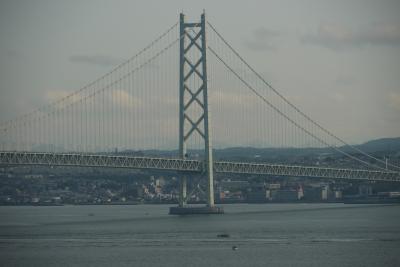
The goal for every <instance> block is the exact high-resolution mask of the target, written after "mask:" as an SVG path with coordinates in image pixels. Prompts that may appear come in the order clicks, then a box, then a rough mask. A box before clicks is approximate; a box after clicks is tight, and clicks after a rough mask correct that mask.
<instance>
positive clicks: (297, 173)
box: [0, 152, 400, 182]
mask: <svg viewBox="0 0 400 267" xmlns="http://www.w3.org/2000/svg"><path fill="white" fill-rule="evenodd" d="M0 164H1V165H47V166H76V167H107V168H131V169H156V170H173V171H184V172H197V173H199V172H204V171H205V167H204V162H202V161H198V160H187V159H171V158H153V157H130V156H113V155H95V154H72V153H65V154H63V153H33V152H0ZM214 171H215V172H219V173H243V174H257V175H273V176H293V177H311V178H312V177H314V178H328V179H348V180H353V179H357V180H370V181H388V182H400V173H399V172H391V171H370V170H357V169H338V168H321V167H305V166H291V165H278V164H260V163H242V162H218V161H217V162H214Z"/></svg>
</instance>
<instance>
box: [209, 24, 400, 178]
mask: <svg viewBox="0 0 400 267" xmlns="http://www.w3.org/2000/svg"><path fill="white" fill-rule="evenodd" d="M207 24H208V26H210V28H211V29H212V30H213V31H214V32H215V34H216V35H217V36H218V37H219V38H220V39H221V40H222V42H223V43H225V45H226V46H228V48H229V49H230V50H231V51H232V52H233V53H234V54H235V55H236V56H237V57H238V58H239V60H240V61H242V62H243V63H244V64H245V65H246V66H247V67H248V68H249V69H250V71H251V72H253V73H254V74H255V75H256V76H257V77H258V78H259V79H260V80H261V81H262V82H263V83H264V84H265V85H267V86H268V87H269V88H270V89H271V90H272V91H273V92H274V93H275V94H276V95H278V96H279V97H280V98H281V99H282V100H283V101H284V102H285V103H287V104H288V105H289V106H291V107H292V108H293V109H294V110H296V111H297V112H298V113H299V114H300V115H302V116H303V117H304V118H306V119H307V120H308V121H310V122H311V123H312V124H314V125H315V126H316V127H318V128H319V129H320V130H322V131H323V132H325V133H326V134H328V135H329V136H331V137H332V138H334V139H336V140H337V141H339V142H340V143H342V144H344V145H345V146H348V147H350V148H351V149H353V150H355V151H357V152H359V153H361V154H362V155H364V156H366V157H368V158H370V159H373V160H376V161H378V162H380V163H382V164H385V165H386V164H387V165H388V166H391V167H393V168H396V169H399V170H400V166H396V165H394V164H391V163H386V162H385V161H383V160H381V159H379V158H376V157H374V156H372V155H370V154H368V153H366V152H364V151H362V150H360V149H359V148H357V147H355V146H353V145H350V144H349V143H347V142H346V141H344V140H343V139H341V138H340V137H338V136H336V135H335V134H333V133H331V132H330V131H329V130H327V129H326V128H325V127H323V126H322V125H320V124H319V123H318V122H316V121H315V120H313V119H312V118H310V117H309V116H308V115H307V114H305V113H304V112H303V111H301V110H300V109H299V108H298V107H297V106H295V105H294V104H292V103H291V102H290V101H289V100H288V99H287V98H286V97H284V96H283V95H282V94H281V93H279V91H278V90H276V89H275V88H274V87H273V86H272V85H271V84H270V83H268V82H267V81H266V80H265V79H264V78H263V77H262V76H261V75H260V74H259V73H258V72H257V71H256V70H254V68H253V67H251V66H250V64H249V63H247V61H245V60H244V59H243V57H242V56H240V54H239V53H238V52H237V51H236V50H235V49H234V48H233V47H232V46H231V45H230V44H229V43H228V42H227V41H226V39H225V38H224V37H223V36H222V35H221V34H220V33H219V32H218V31H217V30H216V29H215V27H214V26H213V25H212V24H211V23H210V22H207ZM330 147H331V146H330ZM371 166H373V165H371Z"/></svg>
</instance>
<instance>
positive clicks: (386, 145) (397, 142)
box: [357, 137, 400, 152]
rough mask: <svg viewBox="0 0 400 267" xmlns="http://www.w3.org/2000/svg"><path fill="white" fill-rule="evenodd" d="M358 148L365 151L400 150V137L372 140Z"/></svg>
mask: <svg viewBox="0 0 400 267" xmlns="http://www.w3.org/2000/svg"><path fill="white" fill-rule="evenodd" d="M357 148H359V149H361V150H362V151H365V152H377V151H400V137H395V138H381V139H376V140H371V141H368V142H366V143H364V144H361V145H358V146H357Z"/></svg>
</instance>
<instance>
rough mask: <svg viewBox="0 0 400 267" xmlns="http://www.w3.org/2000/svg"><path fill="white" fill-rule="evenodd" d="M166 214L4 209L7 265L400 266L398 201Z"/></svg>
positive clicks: (161, 208) (155, 209) (2, 240)
mask: <svg viewBox="0 0 400 267" xmlns="http://www.w3.org/2000/svg"><path fill="white" fill-rule="evenodd" d="M168 208H169V205H134V206H61V207H28V206H24V207H16V206H14V207H0V217H1V221H0V259H1V265H2V266H60V265H62V266H400V256H399V255H400V224H399V222H400V205H344V204H269V205H268V204H262V205H261V204H254V205H249V204H240V205H239V204H235V205H225V206H224V209H225V211H226V214H224V215H209V216H207V215H206V216H205V215H199V216H186V217H181V216H171V215H168ZM221 234H224V235H225V234H226V235H228V236H229V237H225V238H221V237H218V235H221ZM233 246H237V248H238V249H237V250H232V247H233Z"/></svg>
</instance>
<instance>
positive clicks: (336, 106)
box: [0, 0, 400, 143]
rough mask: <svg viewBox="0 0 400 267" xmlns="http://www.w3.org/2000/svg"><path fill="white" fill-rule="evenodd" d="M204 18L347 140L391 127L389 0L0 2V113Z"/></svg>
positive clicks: (397, 111) (394, 40)
mask: <svg viewBox="0 0 400 267" xmlns="http://www.w3.org/2000/svg"><path fill="white" fill-rule="evenodd" d="M203 8H204V9H206V12H207V18H208V20H209V21H210V22H211V23H212V24H213V25H214V26H216V27H217V28H218V30H219V31H220V32H221V33H222V34H223V35H224V36H225V37H226V39H227V40H229V41H230V43H231V44H233V46H234V47H235V48H236V49H237V50H238V51H239V52H240V53H241V54H242V55H243V56H244V57H245V58H246V59H247V61H248V62H250V63H251V64H252V65H253V66H254V67H255V69H257V70H258V71H259V72H260V73H262V74H263V75H264V77H265V78H266V79H267V80H268V81H271V82H272V84H273V85H274V86H275V87H276V88H278V89H279V90H280V91H281V92H282V93H283V94H284V95H286V96H287V97H288V98H289V99H290V100H292V101H293V102H294V103H295V104H296V105H298V106H299V107H301V108H302V109H303V110H304V111H305V112H306V113H307V114H310V115H311V116H312V117H313V118H315V119H316V120H317V121H319V122H321V123H322V124H323V125H325V126H327V128H329V129H330V130H332V131H333V132H334V133H336V134H338V135H339V136H341V137H343V138H345V139H346V140H348V141H349V142H352V143H360V142H363V141H366V140H368V139H373V138H379V137H389V136H400V16H399V15H398V14H400V2H399V1H364V0H363V1H319V0H314V1H311V0H310V1H294V0H293V1H149V0H146V1H122V0H115V1H105V0H104V1H94V0H92V1H90V0H80V1H54V0H47V1H44V0H37V1H30V0H25V1H23V0H18V1H12V0H10V1H1V2H0V36H1V37H0V96H1V97H0V120H1V121H4V120H7V119H12V118H13V117H15V116H17V115H20V114H23V113H25V112H29V111H30V110H32V109H34V108H36V107H38V106H40V105H43V104H45V103H47V102H48V101H50V100H51V99H53V98H54V96H57V92H58V91H59V92H64V91H70V92H72V91H74V90H76V89H79V88H80V87H82V86H83V85H85V84H87V83H88V82H90V81H92V80H94V79H95V78H97V77H99V76H101V75H102V74H103V73H105V72H107V71H108V70H110V69H111V67H112V66H113V65H115V64H117V63H118V62H121V61H122V60H124V59H127V58H129V57H130V56H132V55H133V54H135V53H136V52H137V51H138V50H139V49H141V48H143V47H144V46H145V45H147V44H148V42H150V41H151V40H152V39H153V38H155V37H156V36H157V35H158V34H160V33H162V32H163V31H165V30H166V28H167V27H168V26H169V25H172V24H173V23H174V22H176V21H177V20H178V14H179V12H180V11H184V12H185V13H186V14H187V15H188V17H189V18H194V19H198V17H199V15H200V13H201V12H202V10H203Z"/></svg>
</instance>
